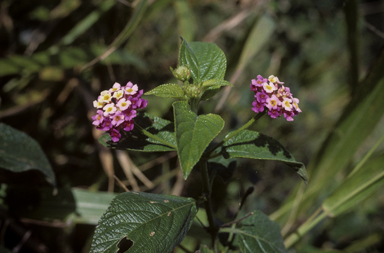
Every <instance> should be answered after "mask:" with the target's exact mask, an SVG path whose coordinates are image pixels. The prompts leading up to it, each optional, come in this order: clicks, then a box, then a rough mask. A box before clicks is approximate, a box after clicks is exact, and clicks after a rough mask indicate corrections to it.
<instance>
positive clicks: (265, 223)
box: [220, 210, 287, 253]
mask: <svg viewBox="0 0 384 253" xmlns="http://www.w3.org/2000/svg"><path fill="white" fill-rule="evenodd" d="M220 231H221V232H233V233H235V234H236V235H237V240H238V243H239V247H240V251H241V252H242V253H254V252H258V253H259V252H260V253H285V252H287V250H286V249H285V246H284V242H283V238H282V237H281V234H280V226H279V224H277V223H276V222H274V221H271V220H270V219H269V217H268V216H267V215H265V214H264V213H263V212H261V211H259V210H256V211H254V212H253V215H251V216H250V217H248V218H246V219H244V220H243V221H241V222H240V224H239V225H237V227H236V228H234V229H233V228H224V229H221V230H220Z"/></svg>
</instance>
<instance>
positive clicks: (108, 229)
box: [90, 192, 197, 253]
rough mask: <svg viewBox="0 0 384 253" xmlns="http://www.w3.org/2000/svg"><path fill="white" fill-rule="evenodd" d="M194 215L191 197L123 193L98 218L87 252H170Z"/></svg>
mask: <svg viewBox="0 0 384 253" xmlns="http://www.w3.org/2000/svg"><path fill="white" fill-rule="evenodd" d="M196 213H197V208H196V203H195V200H194V199H192V198H182V197H176V196H167V195H160V194H150V193H143V192H125V193H122V194H120V195H118V196H117V197H116V198H115V199H114V200H113V201H112V203H111V205H110V206H109V208H108V209H107V211H106V212H105V214H104V215H103V216H102V217H101V219H100V221H99V225H98V226H97V228H96V231H95V235H94V237H93V240H92V245H91V251H90V252H91V253H96V252H103V253H116V252H126V251H127V250H128V249H129V252H130V253H135V252H136V253H142V252H158V253H168V252H171V251H172V249H173V248H174V247H176V246H177V245H178V244H180V243H181V241H182V240H183V238H184V237H185V235H186V233H187V231H188V229H189V226H190V222H191V220H192V219H193V218H194V217H195V216H196ZM124 244H125V245H124ZM119 247H120V251H119ZM122 247H125V248H122Z"/></svg>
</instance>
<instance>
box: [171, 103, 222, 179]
mask: <svg viewBox="0 0 384 253" xmlns="http://www.w3.org/2000/svg"><path fill="white" fill-rule="evenodd" d="M172 105H173V111H174V118H175V132H176V143H177V151H178V155H179V159H180V164H181V169H182V170H183V174H184V179H187V177H188V175H189V173H190V172H191V170H192V168H193V166H194V165H195V164H196V163H197V162H198V161H199V159H200V157H201V155H202V154H203V152H204V150H205V149H206V148H207V147H208V145H209V143H210V142H211V141H212V140H213V139H214V138H215V137H216V135H218V134H219V133H220V131H221V130H222V129H223V127H224V120H223V119H222V118H221V117H220V116H219V115H216V114H207V115H199V116H197V115H196V114H195V113H194V112H192V111H191V110H190V108H189V105H188V102H186V101H180V102H175V103H173V104H172Z"/></svg>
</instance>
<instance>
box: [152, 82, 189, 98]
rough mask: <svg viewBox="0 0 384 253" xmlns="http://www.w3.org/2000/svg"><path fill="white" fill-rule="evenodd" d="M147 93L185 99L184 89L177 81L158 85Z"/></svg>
mask: <svg viewBox="0 0 384 253" xmlns="http://www.w3.org/2000/svg"><path fill="white" fill-rule="evenodd" d="M145 95H155V96H158V97H165V98H177V99H185V96H184V91H183V89H182V88H181V87H180V86H179V85H178V84H175V83H169V84H163V85H160V86H157V87H156V88H154V89H153V90H151V91H148V92H146V93H145Z"/></svg>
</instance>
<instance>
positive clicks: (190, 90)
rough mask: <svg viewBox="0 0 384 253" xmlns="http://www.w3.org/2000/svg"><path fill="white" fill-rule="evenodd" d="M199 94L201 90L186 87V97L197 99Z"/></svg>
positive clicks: (191, 86)
mask: <svg viewBox="0 0 384 253" xmlns="http://www.w3.org/2000/svg"><path fill="white" fill-rule="evenodd" d="M199 93H200V89H199V87H197V86H195V85H189V86H187V87H185V95H187V97H189V98H197V96H198V95H199Z"/></svg>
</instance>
